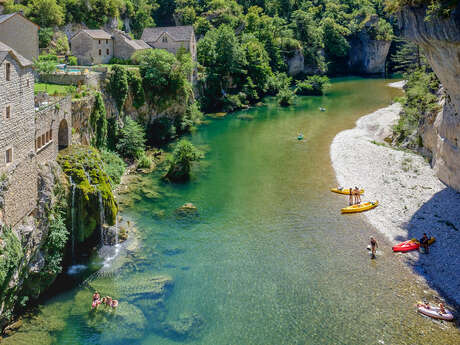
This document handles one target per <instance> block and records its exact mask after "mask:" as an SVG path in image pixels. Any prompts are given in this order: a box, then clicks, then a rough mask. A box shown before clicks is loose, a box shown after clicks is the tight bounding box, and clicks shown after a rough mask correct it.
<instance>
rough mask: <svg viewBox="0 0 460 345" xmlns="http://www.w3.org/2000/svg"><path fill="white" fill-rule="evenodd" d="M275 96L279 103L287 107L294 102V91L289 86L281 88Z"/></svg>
mask: <svg viewBox="0 0 460 345" xmlns="http://www.w3.org/2000/svg"><path fill="white" fill-rule="evenodd" d="M277 98H278V103H279V105H281V106H282V107H288V106H290V105H291V104H292V103H294V99H295V91H294V90H292V89H290V88H283V89H281V90H280V91H279V92H278V95H277Z"/></svg>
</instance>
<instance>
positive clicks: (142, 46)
mask: <svg viewBox="0 0 460 345" xmlns="http://www.w3.org/2000/svg"><path fill="white" fill-rule="evenodd" d="M134 42H136V44H137V45H138V46H139V49H149V48H152V47H151V46H149V45H148V44H147V43H145V42H144V41H143V40H134Z"/></svg>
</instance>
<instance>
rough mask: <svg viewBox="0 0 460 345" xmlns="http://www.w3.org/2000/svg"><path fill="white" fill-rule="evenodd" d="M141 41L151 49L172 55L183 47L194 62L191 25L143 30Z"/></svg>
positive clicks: (193, 40) (193, 32) (193, 42)
mask: <svg viewBox="0 0 460 345" xmlns="http://www.w3.org/2000/svg"><path fill="white" fill-rule="evenodd" d="M141 39H142V40H143V41H144V42H146V43H147V44H148V45H149V46H151V47H152V48H158V49H166V50H167V51H169V52H170V53H173V54H176V53H177V51H178V50H179V49H180V48H181V47H184V48H185V49H187V51H189V52H190V54H191V55H192V58H193V60H196V38H195V31H194V30H193V26H191V25H186V26H167V27H158V28H145V29H144V32H143V33H142V37H141Z"/></svg>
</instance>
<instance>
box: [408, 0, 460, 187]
mask: <svg viewBox="0 0 460 345" xmlns="http://www.w3.org/2000/svg"><path fill="white" fill-rule="evenodd" d="M425 18H426V8H424V7H417V8H416V7H405V8H403V9H402V10H401V11H400V13H399V22H400V29H401V33H402V35H403V36H405V37H406V38H407V39H409V40H411V41H413V42H415V43H417V44H418V45H419V46H420V48H422V50H423V52H424V54H425V56H426V58H427V60H428V62H429V63H430V65H431V67H432V68H433V71H434V72H435V73H436V75H437V77H438V78H439V80H440V81H441V83H442V85H443V88H444V89H445V96H444V97H443V99H442V100H441V104H442V106H443V107H442V110H441V111H440V112H439V113H438V114H437V116H436V117H435V118H430V119H425V121H424V123H423V126H422V128H421V129H420V132H421V135H422V138H423V144H424V146H425V148H427V149H428V150H430V151H431V152H432V157H433V160H432V166H433V169H434V170H435V171H436V173H437V175H438V177H439V178H440V179H441V181H443V182H444V183H446V184H447V185H449V186H451V187H453V188H455V189H456V190H458V191H460V147H459V145H460V4H458V5H457V6H456V8H454V9H452V11H451V13H450V15H449V16H448V17H440V16H431V17H430V20H429V21H427V20H426V19H425Z"/></svg>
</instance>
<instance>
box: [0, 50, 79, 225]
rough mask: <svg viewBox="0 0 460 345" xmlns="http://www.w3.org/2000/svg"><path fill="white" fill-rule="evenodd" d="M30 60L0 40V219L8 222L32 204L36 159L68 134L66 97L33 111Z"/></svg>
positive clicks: (52, 151) (49, 156)
mask: <svg viewBox="0 0 460 345" xmlns="http://www.w3.org/2000/svg"><path fill="white" fill-rule="evenodd" d="M32 65H33V64H32V62H31V61H30V60H28V59H26V58H25V57H23V56H22V55H21V54H19V53H18V52H17V51H16V50H14V49H13V48H11V47H9V46H8V45H6V44H4V43H2V42H0V181H1V182H2V183H0V185H2V187H0V223H5V224H9V225H16V224H17V223H18V222H19V221H20V220H21V219H23V218H24V217H25V216H27V215H29V214H30V213H31V212H32V211H33V210H34V209H35V208H36V206H37V197H38V194H37V193H38V186H37V181H38V165H39V164H40V163H46V162H47V161H50V160H55V159H56V156H57V152H58V150H59V149H60V148H63V147H65V146H68V145H69V144H70V138H71V114H70V104H71V103H70V101H71V100H70V99H64V100H61V101H60V103H59V105H57V103H56V104H52V105H49V106H48V107H47V108H44V109H40V110H39V111H37V112H36V111H35V107H34V105H35V104H34V103H35V102H34V75H33V70H32ZM5 181H6V183H5ZM5 186H6V188H5ZM2 188H3V189H2Z"/></svg>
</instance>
